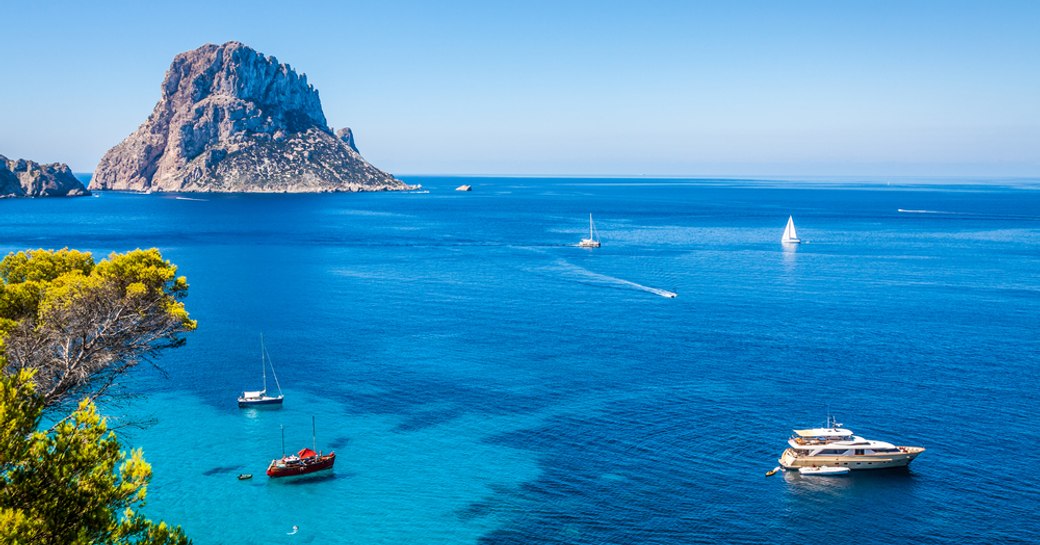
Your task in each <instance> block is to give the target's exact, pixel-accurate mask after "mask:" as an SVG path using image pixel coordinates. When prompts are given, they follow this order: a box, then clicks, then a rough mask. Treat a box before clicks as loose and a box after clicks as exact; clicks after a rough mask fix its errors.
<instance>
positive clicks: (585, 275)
mask: <svg viewBox="0 0 1040 545" xmlns="http://www.w3.org/2000/svg"><path fill="white" fill-rule="evenodd" d="M556 265H557V266H558V267H559V268H560V269H562V270H564V271H565V272H569V273H573V274H574V275H575V276H578V277H581V278H582V279H583V280H593V281H596V282H598V283H600V284H603V285H607V286H621V287H626V288H633V289H637V290H639V291H645V292H647V293H652V294H654V295H660V296H661V297H667V298H669V299H674V298H675V297H677V296H678V295H679V294H678V293H675V292H674V291H668V290H663V289H660V288H655V287H652V286H644V285H642V284H637V283H635V282H632V281H630V280H625V279H624V278H617V277H614V276H607V275H605V274H600V273H597V272H592V271H590V270H588V269H586V268H584V267H579V266H577V265H575V264H573V263H570V262H568V261H564V260H562V259H559V260H557V261H556Z"/></svg>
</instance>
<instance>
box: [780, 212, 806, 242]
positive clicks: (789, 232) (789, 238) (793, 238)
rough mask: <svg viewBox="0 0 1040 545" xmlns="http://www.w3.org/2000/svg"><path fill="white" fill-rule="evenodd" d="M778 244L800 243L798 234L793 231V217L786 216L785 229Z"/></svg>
mask: <svg viewBox="0 0 1040 545" xmlns="http://www.w3.org/2000/svg"><path fill="white" fill-rule="evenodd" d="M780 242H781V243H783V244H801V243H802V241H801V240H800V239H799V238H798V233H797V232H795V230H794V216H787V228H785V229H784V236H782V237H780Z"/></svg>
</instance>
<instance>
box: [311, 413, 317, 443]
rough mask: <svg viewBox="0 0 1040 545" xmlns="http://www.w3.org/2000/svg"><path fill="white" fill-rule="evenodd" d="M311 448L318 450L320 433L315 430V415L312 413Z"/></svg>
mask: <svg viewBox="0 0 1040 545" xmlns="http://www.w3.org/2000/svg"><path fill="white" fill-rule="evenodd" d="M311 450H313V451H314V452H318V435H317V432H316V431H315V424H314V415H311Z"/></svg>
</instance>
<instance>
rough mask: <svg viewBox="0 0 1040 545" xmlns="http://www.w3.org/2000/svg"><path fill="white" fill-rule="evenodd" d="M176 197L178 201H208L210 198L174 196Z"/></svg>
mask: <svg viewBox="0 0 1040 545" xmlns="http://www.w3.org/2000/svg"><path fill="white" fill-rule="evenodd" d="M174 199H177V200H178V201H198V202H208V199H195V198H192V197H174Z"/></svg>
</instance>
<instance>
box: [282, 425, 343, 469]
mask: <svg viewBox="0 0 1040 545" xmlns="http://www.w3.org/2000/svg"><path fill="white" fill-rule="evenodd" d="M311 441H313V442H314V443H315V448H317V440H316V439H315V432H314V417H311ZM335 463H336V453H335V452H330V453H328V454H322V453H320V452H315V450H314V449H311V448H304V449H301V450H300V452H297V453H296V454H290V455H289V456H286V455H285V427H284V426H283V427H282V457H281V458H279V459H277V460H271V464H270V465H268V466H267V476H268V477H295V476H297V475H307V474H309V473H314V472H317V471H323V470H326V469H332V464H335Z"/></svg>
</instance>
